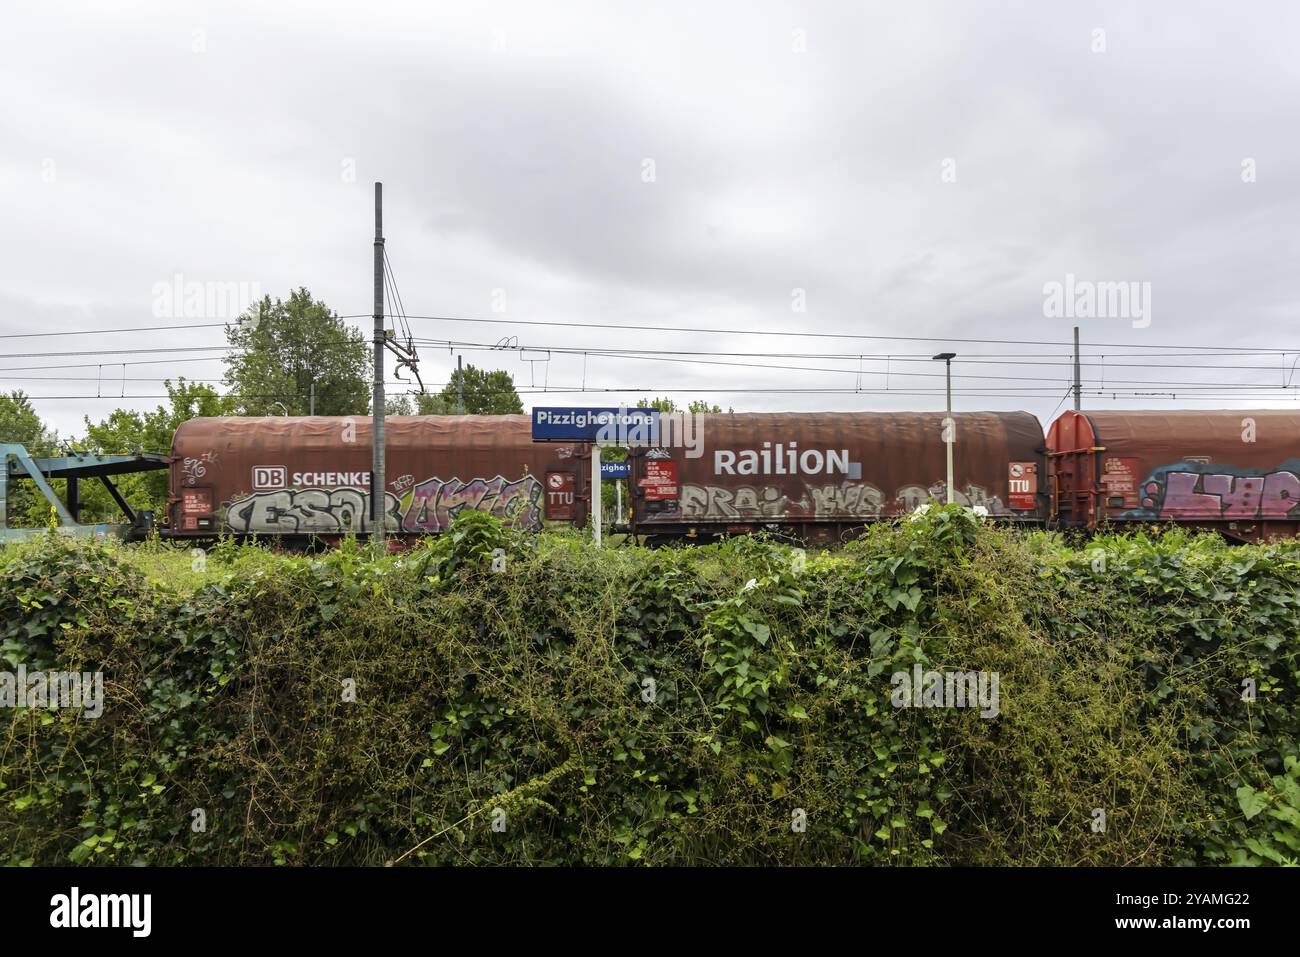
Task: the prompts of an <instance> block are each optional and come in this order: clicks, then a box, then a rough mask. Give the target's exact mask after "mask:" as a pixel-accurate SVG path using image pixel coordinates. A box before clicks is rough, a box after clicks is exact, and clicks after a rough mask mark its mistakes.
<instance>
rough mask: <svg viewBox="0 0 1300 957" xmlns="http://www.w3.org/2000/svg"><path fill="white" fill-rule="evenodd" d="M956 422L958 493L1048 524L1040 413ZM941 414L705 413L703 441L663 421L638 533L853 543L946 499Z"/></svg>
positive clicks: (638, 505)
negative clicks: (856, 536)
mask: <svg viewBox="0 0 1300 957" xmlns="http://www.w3.org/2000/svg"><path fill="white" fill-rule="evenodd" d="M668 418H669V417H668V416H665V417H664V419H668ZM953 419H954V421H955V424H956V432H955V438H954V442H953V474H954V482H953V484H954V486H955V494H954V500H955V501H956V502H958V503H960V504H962V505H969V506H983V507H984V508H986V509H987V510H988V512H989V514H990V515H992V516H997V517H999V518H1004V519H1012V520H1023V521H1028V522H1035V521H1039V520H1040V519H1041V517H1042V515H1043V513H1044V512H1045V510H1046V502H1045V500H1043V499H1040V492H1039V488H1038V475H1039V474H1040V472H1041V471H1042V469H1041V465H1042V453H1043V430H1042V426H1041V425H1040V424H1039V422H1038V420H1037V419H1036V418H1035V417H1034V416H1032V415H1030V414H1029V413H1028V412H960V413H954V415H953ZM943 420H944V414H943V413H942V412H817V413H726V414H714V415H700V416H696V417H694V421H695V422H698V423H700V427H701V428H702V435H701V436H700V437H699V438H700V440H699V441H698V442H694V443H692V438H693V437H692V436H691V434H690V432H689V428H679V429H677V430H675V431H677V432H679V433H680V434H679V435H676V436H674V437H673V440H672V441H667V440H665V439H664V434H663V433H664V428H663V426H662V420H661V436H660V441H661V442H663V443H664V444H663V445H662V446H661V447H657V448H641V449H634V450H633V451H632V454H631V456H630V458H631V460H632V462H633V466H632V530H633V531H634V532H635V533H637V534H642V535H647V536H650V537H651V539H652V540H653V539H655V538H659V537H661V536H662V537H675V536H679V535H685V536H687V537H695V538H698V537H705V538H712V537H717V536H721V535H732V534H742V533H745V532H753V531H758V530H773V531H777V530H779V531H780V532H782V533H785V534H789V535H791V536H794V537H797V538H799V539H801V540H803V541H807V542H811V543H824V542H831V541H837V540H840V539H843V538H845V537H847V535H849V534H851V533H852V531H853V530H855V529H860V528H861V527H862V526H863V525H864V524H865V523H867V522H872V521H876V520H879V519H883V518H891V517H894V516H899V515H904V514H907V513H909V512H913V511H915V510H916V508H917V507H918V506H919V505H921V504H924V503H926V502H936V503H942V502H944V501H945V499H946V494H945V492H946V481H947V463H946V447H945V442H944V438H943ZM688 444H694V445H695V448H694V449H691V448H688V447H686V446H687V445H688ZM691 453H698V454H691Z"/></svg>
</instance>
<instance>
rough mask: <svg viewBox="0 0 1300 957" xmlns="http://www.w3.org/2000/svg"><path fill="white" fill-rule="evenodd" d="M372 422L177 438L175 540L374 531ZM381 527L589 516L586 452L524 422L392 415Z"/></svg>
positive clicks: (418, 530) (265, 421) (217, 425)
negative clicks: (487, 517) (465, 514)
mask: <svg viewBox="0 0 1300 957" xmlns="http://www.w3.org/2000/svg"><path fill="white" fill-rule="evenodd" d="M370 427H371V423H370V419H369V418H368V417H361V416H356V417H351V418H348V417H333V416H311V417H305V416H304V417H287V416H279V417H266V418H242V417H223V418H199V419H191V420H190V421H188V422H184V423H182V424H181V426H180V427H179V428H178V429H177V430H176V434H175V437H174V438H173V440H172V456H173V461H172V465H171V473H170V494H169V496H168V499H167V511H168V518H169V529H168V532H167V534H168V535H169V536H171V537H178V538H186V537H211V536H213V535H217V534H221V533H228V534H234V535H259V536H263V537H265V536H291V537H308V536H319V537H323V538H326V539H329V538H333V537H337V536H339V535H342V534H345V533H347V532H348V531H355V532H357V533H358V534H366V533H369V532H370V530H371V528H372V526H373V522H372V520H371V518H370V511H369V496H370V480H371V473H370V467H371V447H370ZM384 441H385V449H386V454H385V473H386V474H385V489H384V498H385V509H384V511H385V526H384V527H385V529H386V530H387V531H388V532H389V533H391V534H405V535H424V534H430V533H437V532H440V531H442V530H443V529H445V528H446V526H447V525H448V523H450V521H451V519H452V517H453V516H454V515H455V514H456V512H457V511H459V510H460V509H462V508H472V509H479V510H482V511H487V512H490V513H492V514H493V515H496V516H498V517H499V518H501V519H502V520H503V521H504V522H506V523H507V524H509V525H511V526H513V527H515V528H519V529H522V530H528V531H536V530H537V529H540V528H541V527H542V522H543V520H557V521H578V522H582V521H585V520H586V513H587V504H586V501H584V497H585V496H587V494H588V491H587V485H588V484H589V483H588V482H587V481H586V476H587V475H588V474H589V466H587V467H584V466H583V464H582V459H586V461H587V462H589V461H590V451H589V450H588V449H587V448H584V447H582V446H578V445H552V444H542V443H535V442H533V441H532V432H531V420H530V419H529V417H528V416H525V415H491V416H477V415H463V416H452V415H448V416H395V417H390V418H388V419H386V420H385V439H384Z"/></svg>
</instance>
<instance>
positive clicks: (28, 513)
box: [0, 389, 58, 528]
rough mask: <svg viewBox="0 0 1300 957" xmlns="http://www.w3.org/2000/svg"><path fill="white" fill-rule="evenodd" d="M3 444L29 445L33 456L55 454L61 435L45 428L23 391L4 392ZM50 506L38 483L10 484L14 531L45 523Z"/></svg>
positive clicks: (0, 413)
mask: <svg viewBox="0 0 1300 957" xmlns="http://www.w3.org/2000/svg"><path fill="white" fill-rule="evenodd" d="M0 442H3V443H6V444H11V445H22V446H25V447H26V449H27V451H28V452H29V453H31V454H32V455H33V456H42V455H51V454H53V452H54V451H55V446H56V445H57V443H58V436H57V435H55V433H54V432H53V431H51V430H50V429H47V428H46V427H45V423H44V422H42V421H41V417H40V416H39V415H37V413H36V409H35V408H33V407H32V401H31V399H29V398H28V397H27V395H26V394H25V393H24V392H23V391H22V390H21V389H18V390H15V391H13V392H10V393H9V394H7V395H6V394H5V393H2V392H0ZM48 511H49V504H48V503H47V502H46V501H45V497H44V496H43V495H41V493H40V491H39V490H38V489H37V488H36V485H35V483H33V482H27V481H22V482H20V481H10V482H9V494H8V502H7V516H6V524H7V525H8V526H9V527H10V528H36V527H40V526H42V525H44V524H45V520H46V517H47V513H48Z"/></svg>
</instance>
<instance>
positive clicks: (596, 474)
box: [591, 442, 604, 548]
mask: <svg viewBox="0 0 1300 957" xmlns="http://www.w3.org/2000/svg"><path fill="white" fill-rule="evenodd" d="M602 491H604V489H602V488H601V484H600V443H599V442H592V443H591V539H592V541H593V542H594V543H595V545H596V547H597V548H600V518H601V515H600V493H601V492H602Z"/></svg>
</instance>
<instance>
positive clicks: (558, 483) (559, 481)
mask: <svg viewBox="0 0 1300 957" xmlns="http://www.w3.org/2000/svg"><path fill="white" fill-rule="evenodd" d="M546 481H547V484H549V485H550V486H551V488H561V487H563V485H564V476H562V475H559V474H555V475H552V476H550V478H548V479H547V480H546Z"/></svg>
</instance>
